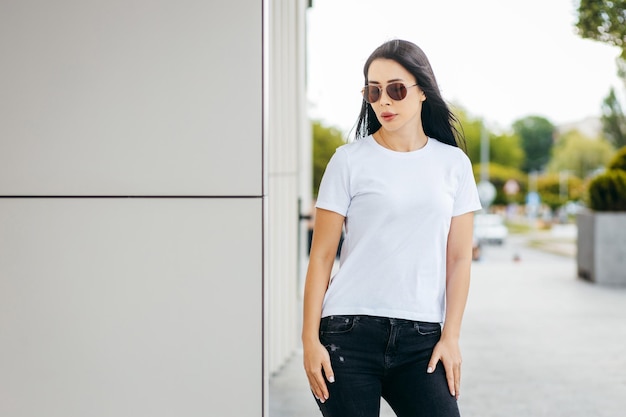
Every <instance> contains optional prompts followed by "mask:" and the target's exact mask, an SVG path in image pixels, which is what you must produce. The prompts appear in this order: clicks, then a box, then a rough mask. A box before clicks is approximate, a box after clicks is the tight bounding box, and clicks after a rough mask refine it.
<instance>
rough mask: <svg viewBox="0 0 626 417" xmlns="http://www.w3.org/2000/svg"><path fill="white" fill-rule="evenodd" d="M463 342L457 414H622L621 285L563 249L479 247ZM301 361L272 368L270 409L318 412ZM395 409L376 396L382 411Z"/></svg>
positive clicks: (625, 297) (291, 416) (285, 413)
mask: <svg viewBox="0 0 626 417" xmlns="http://www.w3.org/2000/svg"><path fill="white" fill-rule="evenodd" d="M569 248H570V252H571V242H570V245H569ZM564 255H565V256H564ZM515 258H519V261H514V259H515ZM461 348H462V351H463V359H464V363H463V380H462V387H461V398H460V400H459V407H460V409H461V414H462V416H463V417H544V416H545V417H548V416H549V417H559V416H563V417H583V416H584V417H591V416H594V417H622V416H624V415H626V288H610V287H600V286H597V285H594V284H590V283H587V282H585V281H582V280H580V279H578V278H576V263H575V259H574V258H573V255H571V253H570V255H567V254H563V253H561V254H560V255H554V254H551V253H547V252H545V251H538V250H536V249H532V248H529V247H527V246H526V243H525V242H520V241H519V239H517V238H512V239H510V241H509V242H508V243H507V244H506V245H504V246H503V247H487V248H485V251H484V256H483V259H482V260H481V261H480V262H476V263H474V265H473V267H472V286H471V290H470V297H469V301H468V306H467V309H466V314H465V318H464V326H463V334H462V340H461ZM301 363H302V357H301V352H297V353H296V354H295V355H294V356H293V358H292V359H291V360H290V361H289V362H288V363H287V364H286V365H285V367H284V369H283V370H282V371H281V372H280V373H279V374H278V375H276V376H274V377H273V378H271V380H270V392H269V396H270V414H269V417H320V416H321V414H320V413H319V411H318V409H317V405H316V404H315V402H314V401H313V399H312V397H311V396H310V393H309V390H308V385H307V381H306V377H305V376H304V371H303V370H302V365H301ZM393 416H394V414H393V413H392V412H391V411H390V410H389V408H388V406H387V405H386V404H384V406H383V408H382V411H381V417H393Z"/></svg>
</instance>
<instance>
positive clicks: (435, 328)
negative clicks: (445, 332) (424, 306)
mask: <svg viewBox="0 0 626 417" xmlns="http://www.w3.org/2000/svg"><path fill="white" fill-rule="evenodd" d="M413 327H414V328H415V330H417V333H419V334H420V335H422V336H430V335H433V334H439V333H441V324H439V323H430V322H426V321H416V322H415V324H414V326H413Z"/></svg>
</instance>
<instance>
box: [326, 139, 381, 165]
mask: <svg viewBox="0 0 626 417" xmlns="http://www.w3.org/2000/svg"><path fill="white" fill-rule="evenodd" d="M371 140H373V138H372V137H371V136H368V137H365V138H363V139H358V140H353V141H351V142H348V143H346V144H345V145H341V146H339V147H338V148H337V149H336V150H335V155H334V156H333V157H334V158H335V159H341V160H346V161H347V160H358V159H359V158H361V157H363V156H364V155H368V154H369V153H370V152H372V150H373V147H372V146H371V143H369V142H370V141H371Z"/></svg>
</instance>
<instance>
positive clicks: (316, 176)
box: [312, 121, 346, 198]
mask: <svg viewBox="0 0 626 417" xmlns="http://www.w3.org/2000/svg"><path fill="white" fill-rule="evenodd" d="M312 128H313V196H314V197H316V198H317V192H318V190H319V188H320V182H321V181H322V176H323V175H324V171H325V170H326V165H327V164H328V161H330V158H331V157H332V156H333V154H334V153H335V150H336V149H337V148H338V147H339V146H341V145H344V144H345V143H346V142H345V140H344V138H343V133H342V132H341V131H340V130H339V129H337V128H335V127H328V126H324V125H322V123H321V122H319V121H313V123H312Z"/></svg>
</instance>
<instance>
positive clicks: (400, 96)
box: [361, 83, 417, 104]
mask: <svg viewBox="0 0 626 417" xmlns="http://www.w3.org/2000/svg"><path fill="white" fill-rule="evenodd" d="M415 86H417V84H413V85H409V86H406V85H404V84H402V83H391V84H387V87H385V91H386V92H387V95H388V96H389V98H390V99H392V100H395V101H400V100H404V98H405V97H406V94H407V91H406V90H407V88H411V87H415ZM361 93H362V94H363V100H365V101H366V102H368V103H370V104H372V103H376V102H377V101H378V100H380V97H381V96H382V94H383V87H382V86H380V85H376V84H368V85H366V86H365V87H363V89H362V90H361Z"/></svg>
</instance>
